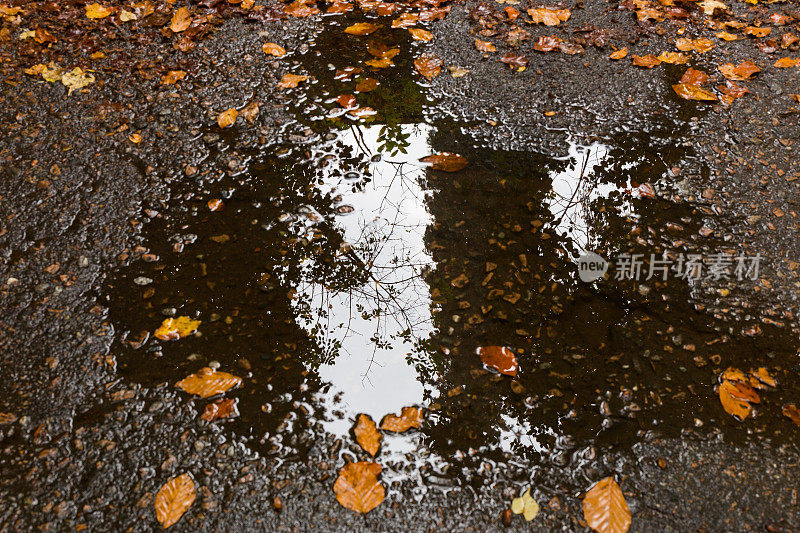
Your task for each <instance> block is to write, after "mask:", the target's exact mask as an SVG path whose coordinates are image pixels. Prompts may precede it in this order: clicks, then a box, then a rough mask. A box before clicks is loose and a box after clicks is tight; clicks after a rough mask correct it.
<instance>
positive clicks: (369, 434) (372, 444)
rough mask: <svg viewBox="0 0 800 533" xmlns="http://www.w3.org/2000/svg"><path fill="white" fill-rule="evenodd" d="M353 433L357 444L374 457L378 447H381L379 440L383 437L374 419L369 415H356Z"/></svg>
mask: <svg viewBox="0 0 800 533" xmlns="http://www.w3.org/2000/svg"><path fill="white" fill-rule="evenodd" d="M353 433H355V435H356V442H358V445H359V446H361V447H362V448H364V451H366V452H367V453H368V454H370V455H371V456H373V457H375V454H376V453H378V448H380V447H381V440H382V439H383V435H381V434H380V432H379V431H378V426H376V425H375V421H374V420H372V418H371V417H370V416H369V415H365V414H360V415H358V421H357V423H356V427H355V428H353Z"/></svg>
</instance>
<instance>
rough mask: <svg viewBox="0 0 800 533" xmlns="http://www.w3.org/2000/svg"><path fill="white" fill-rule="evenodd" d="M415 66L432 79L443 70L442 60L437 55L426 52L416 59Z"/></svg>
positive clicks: (418, 70)
mask: <svg viewBox="0 0 800 533" xmlns="http://www.w3.org/2000/svg"><path fill="white" fill-rule="evenodd" d="M414 68H416V69H417V72H419V73H420V74H422V75H423V76H425V77H426V78H428V79H429V80H432V79H433V78H435V77H436V76H438V75H439V72H440V71H441V70H442V60H441V59H439V58H438V57H436V56H435V55H432V54H426V55H424V56H422V57H418V58H417V59H415V60H414Z"/></svg>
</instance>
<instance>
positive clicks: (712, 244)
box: [106, 19, 798, 466]
mask: <svg viewBox="0 0 800 533" xmlns="http://www.w3.org/2000/svg"><path fill="white" fill-rule="evenodd" d="M343 27H344V23H343V22H342V21H337V20H335V19H330V20H329V27H328V28H326V29H325V30H324V31H323V32H322V33H321V34H320V35H319V37H318V38H317V40H316V42H315V43H313V45H312V46H311V50H310V51H309V52H308V53H306V54H304V55H302V56H300V58H299V60H300V63H301V64H302V66H303V68H304V69H305V70H307V71H308V72H309V73H311V74H312V75H313V76H314V77H315V78H316V81H315V82H314V83H308V84H305V85H302V84H301V87H300V88H298V89H294V90H292V91H291V92H289V93H288V94H289V95H290V96H291V97H292V99H293V101H294V102H295V105H296V111H295V113H296V117H297V123H295V124H291V125H288V126H287V128H288V130H287V131H291V132H293V137H292V138H293V142H292V143H290V144H286V145H280V146H270V147H269V148H266V149H264V150H263V151H259V152H254V151H252V150H244V149H240V148H239V147H238V146H237V144H236V133H235V130H234V131H233V132H230V131H226V132H221V131H219V130H217V129H216V128H214V129H211V130H209V132H207V133H215V134H220V135H221V140H220V141H219V143H218V144H217V146H216V148H215V150H221V151H223V152H228V153H231V154H234V153H235V154H236V156H237V157H238V159H239V161H240V165H239V167H238V169H228V170H227V171H226V172H220V171H219V169H213V168H204V167H203V164H202V163H201V164H200V165H198V168H199V172H198V174H197V175H196V176H193V177H191V178H186V179H185V180H184V181H183V182H181V183H178V184H177V185H175V188H174V191H173V196H172V200H171V202H170V204H169V206H168V209H166V210H163V212H162V213H161V216H158V217H155V218H153V219H152V220H151V221H150V222H148V223H147V224H146V225H145V226H144V230H143V235H142V238H143V241H142V246H143V248H146V249H147V253H149V254H153V255H154V256H155V257H157V260H145V259H152V257H149V258H143V257H142V254H138V255H135V256H134V257H132V258H131V261H130V264H129V265H128V266H127V267H125V268H122V269H121V270H119V271H118V272H117V273H116V276H115V277H114V279H112V280H110V281H109V283H108V285H107V287H106V294H107V299H108V302H109V305H110V307H111V309H112V315H111V316H112V320H113V322H114V324H115V326H116V328H117V331H120V332H122V333H121V334H120V335H119V339H118V342H117V346H116V350H117V353H120V354H122V356H121V357H120V362H121V369H122V370H121V371H122V373H123V375H124V376H125V377H126V378H127V379H129V380H132V381H134V382H139V383H143V384H146V385H153V384H156V383H162V382H165V381H167V382H171V383H174V382H177V381H178V380H180V379H181V378H183V377H185V376H187V375H189V374H191V373H194V372H196V371H197V370H199V369H200V368H202V367H203V366H206V365H208V364H209V363H212V362H216V363H217V364H218V365H219V368H220V369H221V370H225V371H228V372H231V373H234V374H236V375H238V376H241V377H243V378H244V384H243V386H242V387H241V388H239V389H237V390H235V391H231V392H229V393H228V394H227V396H228V397H235V398H238V410H239V413H240V414H239V416H238V417H237V418H234V419H231V420H228V421H218V422H215V423H216V424H223V425H225V426H226V427H228V428H229V429H230V430H231V431H233V432H235V433H237V434H239V435H247V436H249V438H250V443H251V445H252V446H253V448H255V449H257V450H259V451H262V452H265V453H269V452H270V451H273V450H275V449H276V447H277V448H281V447H288V448H291V449H294V450H297V451H299V452H302V448H303V443H302V442H299V441H298V439H297V438H296V435H295V432H294V429H295V428H297V427H298V426H301V425H308V424H312V423H314V424H320V425H321V426H322V427H323V428H324V429H325V430H326V431H328V432H330V433H332V434H334V435H339V436H344V437H345V438H346V439H348V440H351V439H352V437H351V436H350V434H349V431H350V428H351V427H352V425H353V421H354V418H355V416H356V415H357V414H358V413H362V412H365V413H368V414H370V415H371V416H372V417H373V418H374V419H375V420H376V421H377V420H380V418H382V417H383V416H384V415H385V414H387V413H390V412H399V411H400V408H401V407H403V406H407V405H420V406H423V407H425V408H426V409H427V410H428V411H427V414H426V422H425V424H424V426H423V428H422V429H421V430H420V431H419V432H416V433H411V434H407V435H399V436H393V437H390V438H387V441H386V442H385V444H384V447H383V451H382V452H381V453H382V456H383V457H384V458H386V457H389V458H391V459H398V460H399V459H403V460H404V461H406V462H409V463H410V464H412V465H413V463H414V461H415V460H416V459H415V457H420V456H421V455H419V454H423V455H424V456H425V457H427V458H428V459H426V460H431V461H433V460H434V459H432V458H436V459H435V460H436V461H443V462H446V461H450V460H452V459H453V458H459V457H462V456H474V457H476V458H478V459H480V460H483V459H487V460H492V459H502V458H503V457H506V458H507V457H508V454H509V453H510V454H513V456H515V457H517V458H520V459H525V460H530V461H533V462H538V461H547V462H550V463H554V464H556V465H565V466H566V465H570V464H574V463H575V462H580V461H581V460H582V458H584V457H588V455H591V454H592V453H593V452H592V451H591V447H592V446H596V447H601V448H604V447H612V448H613V447H625V446H630V445H631V444H632V443H635V442H637V441H640V440H642V439H645V438H652V437H654V436H658V435H663V436H677V435H680V434H681V433H685V432H697V433H699V434H702V435H705V434H709V433H714V432H721V434H723V435H724V436H725V438H728V439H741V438H743V437H745V436H746V435H747V434H749V433H752V432H766V433H767V434H769V435H774V437H775V438H776V439H778V440H781V439H788V438H789V436H790V435H792V431H793V428H792V427H791V426H790V424H791V423H790V422H789V421H788V420H785V419H784V418H783V417H782V416H781V414H780V407H781V406H782V405H783V403H785V402H790V401H792V398H793V397H794V398H796V397H798V395H797V394H796V393H797V391H796V390H794V389H795V388H796V386H795V385H794V384H793V383H792V382H791V380H790V379H788V376H789V373H790V372H795V371H796V363H795V354H796V350H797V342H796V340H795V339H794V338H793V337H791V336H790V335H789V334H788V332H786V331H785V330H784V329H783V328H778V327H774V326H771V325H768V324H756V322H754V321H752V320H745V319H743V320H742V321H741V322H731V321H722V320H721V319H718V318H715V317H714V316H713V314H712V313H708V312H705V311H703V309H701V308H698V307H700V306H698V304H697V302H698V298H697V296H698V291H701V290H702V289H701V287H700V286H699V285H698V284H696V283H693V282H690V281H687V280H684V279H677V278H675V277H674V276H671V277H670V278H669V279H668V280H667V281H666V282H664V281H656V280H649V281H642V282H641V283H635V282H633V281H631V280H621V281H618V280H615V279H614V272H613V270H612V271H611V272H610V275H609V276H608V278H607V279H604V280H600V281H598V282H595V283H585V282H582V281H581V280H580V279H579V278H578V270H577V265H576V258H577V257H578V256H579V255H580V254H581V252H583V251H587V250H590V251H596V252H598V253H599V254H600V255H602V256H604V257H606V258H611V257H614V256H616V255H618V254H620V253H624V252H628V253H641V254H644V256H645V257H647V258H649V257H650V254H657V255H659V256H660V255H661V253H662V252H663V251H664V250H668V251H669V252H670V253H675V254H677V253H715V252H719V251H723V250H727V247H726V246H725V243H724V242H716V241H715V240H714V239H713V238H711V239H702V241H701V240H699V239H698V238H697V236H698V231H699V229H700V227H701V226H702V219H703V217H708V216H713V214H712V213H710V212H709V210H708V209H707V208H706V207H705V206H703V205H702V204H701V203H695V202H687V201H685V200H682V199H679V196H680V197H685V195H682V192H683V191H682V188H683V187H685V185H683V183H682V182H681V180H682V178H681V176H680V170H679V169H681V168H684V167H689V166H694V167H702V162H699V161H697V160H695V158H694V155H693V153H692V152H691V149H690V147H676V146H675V145H674V143H673V142H672V141H671V139H672V138H673V137H674V135H675V134H676V133H679V132H680V128H681V127H682V126H680V125H675V126H674V129H673V130H669V128H665V129H664V130H663V131H650V132H631V133H629V134H625V135H619V136H617V137H615V138H609V139H597V140H596V141H595V142H591V143H581V142H577V141H576V142H573V143H571V144H570V147H569V150H568V151H567V152H566V153H565V154H563V156H562V157H552V156H545V155H541V154H537V153H534V152H511V151H502V150H491V149H488V148H484V147H481V145H480V143H478V142H476V140H475V139H474V138H473V137H472V136H471V135H470V129H471V126H472V125H471V124H466V123H458V122H453V121H442V120H427V119H426V115H427V113H426V111H427V110H428V109H430V108H431V107H433V106H435V105H436V103H435V102H433V101H429V100H428V97H427V96H426V88H425V84H424V83H421V82H420V77H419V76H418V75H417V74H416V73H414V72H413V66H412V63H411V61H412V57H413V55H414V54H415V53H417V52H416V51H415V49H416V45H415V44H413V43H410V42H409V41H408V39H407V32H405V31H400V30H394V31H393V30H391V29H389V28H388V27H384V28H382V29H380V30H379V31H378V32H376V33H375V34H373V35H372V36H370V37H355V36H350V35H346V34H344V33H343V32H342V29H343ZM371 39H372V40H375V41H381V42H383V43H385V44H387V45H388V46H389V47H390V48H391V47H394V46H397V47H399V48H400V53H399V54H398V55H397V56H396V57H395V59H394V62H395V66H394V67H392V68H388V69H383V70H379V71H372V69H369V68H365V69H364V72H363V73H362V74H361V75H360V76H359V75H356V76H354V77H353V79H352V81H342V80H337V79H336V70H337V69H343V68H344V67H347V66H359V65H362V62H363V61H364V60H365V59H369V58H370V56H369V54H368V52H367V50H366V43H367V42H368V41H370V40H371ZM333 51H335V53H333ZM366 75H368V76H369V77H373V78H376V79H378V80H379V81H380V82H381V85H380V86H379V87H378V89H376V90H374V91H372V92H369V93H366V94H357V101H358V103H359V104H360V105H361V106H369V107H371V108H372V109H374V110H375V111H376V112H377V114H376V115H375V116H374V117H372V118H370V119H367V120H359V119H355V118H352V117H350V116H348V115H347V114H346V112H345V110H344V109H342V108H341V106H339V105H338V104H337V103H336V102H335V101H333V100H334V99H335V98H336V97H337V96H339V95H340V94H354V93H353V87H354V85H355V83H356V82H357V81H358V80H359V78H363V77H365V76H366ZM441 75H443V76H445V75H449V73H448V71H447V69H446V68H445V69H443V72H442V74H441ZM568 133H569V132H568ZM445 151H447V152H456V153H459V154H461V155H463V156H465V157H466V158H467V159H468V160H469V162H470V164H469V165H468V166H467V168H466V169H464V170H463V171H460V172H457V173H444V172H439V171H433V170H430V169H428V168H426V167H425V166H424V165H423V164H421V163H420V162H419V158H421V157H424V156H426V155H429V154H431V153H437V152H445ZM705 170H706V171H707V170H708V169H705ZM651 190H652V191H655V192H656V194H655V195H652V194H650V191H651ZM212 199H222V200H223V203H224V208H223V209H222V210H220V211H210V210H209V208H208V207H207V203H208V201H209V200H212ZM701 242H702V245H701V244H700V243H701ZM462 275H463V276H466V279H467V280H468V283H466V284H462V283H460V282H458V281H456V283H455V284H454V283H453V280H457V279H458V278H459V277H460V276H462ZM139 277H146V278H150V279H152V280H153V281H152V283H150V284H148V285H144V286H141V285H137V284H136V283H135V282H134V280H135V279H136V278H139ZM461 279H462V280H463V278H461ZM720 298H723V296H721V295H720ZM171 313H174V314H176V315H184V316H190V317H195V318H198V319H200V320H202V325H201V326H200V328H199V332H200V334H199V335H196V336H192V337H188V338H184V339H181V340H179V341H175V342H162V341H159V340H157V339H155V338H154V337H153V336H152V332H153V331H154V330H155V329H156V328H157V327H158V325H159V324H160V323H161V321H162V320H163V319H164V318H165V317H166V316H168V315H169V314H171ZM756 325H758V326H759V327H760V328H761V331H762V333H761V334H759V335H751V334H749V333H748V330H750V329H751V328H753V327H754V326H756ZM144 332H149V334H150V335H149V337H147V340H146V342H144V343H143V344H142V345H141V346H139V347H136V349H134V347H135V346H136V345H137V344H138V342H134V343H133V344H132V343H131V342H130V341H131V340H134V341H139V340H141V339H142V338H145V336H143V333H144ZM480 346H507V347H509V348H511V349H513V350H514V351H515V352H516V354H517V358H518V361H519V365H520V373H519V375H518V377H517V379H515V380H514V379H511V378H510V377H508V376H502V375H499V374H496V373H494V372H491V371H489V370H488V369H486V368H484V367H483V366H482V365H481V363H480V361H479V359H478V357H477V356H476V354H475V350H476V348H478V347H480ZM729 366H734V367H737V368H741V369H743V370H748V369H750V368H755V367H760V366H764V367H767V368H768V369H769V370H770V372H771V373H772V374H773V375H774V376H775V377H776V378H777V379H778V381H779V387H778V388H777V389H775V390H771V391H765V392H763V393H762V404H761V405H759V406H758V410H759V413H758V416H757V418H755V419H751V420H748V421H747V422H746V423H742V422H740V421H737V420H736V419H734V418H733V417H732V416H730V415H728V414H726V413H725V412H724V411H723V409H722V407H721V405H720V401H719V399H718V397H717V395H716V393H715V389H714V387H715V385H716V384H717V382H718V378H719V374H720V372H721V371H722V370H724V369H725V368H727V367H729ZM187 401H188V395H187ZM206 403H207V401H206V400H198V401H197V405H198V407H199V408H200V409H202V408H203V407H204V405H205V404H206ZM420 450H424V452H420ZM411 452H414V453H411Z"/></svg>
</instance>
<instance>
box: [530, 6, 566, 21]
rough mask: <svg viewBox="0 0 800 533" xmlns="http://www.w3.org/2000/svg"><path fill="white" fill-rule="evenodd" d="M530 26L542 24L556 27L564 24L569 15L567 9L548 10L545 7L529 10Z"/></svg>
mask: <svg viewBox="0 0 800 533" xmlns="http://www.w3.org/2000/svg"><path fill="white" fill-rule="evenodd" d="M528 15H530V16H531V24H544V25H545V26H558V25H559V24H561V23H562V22H566V21H567V20H568V19H569V17H570V15H571V13H570V11H569V9H548V8H546V7H540V8H531V9H529V10H528Z"/></svg>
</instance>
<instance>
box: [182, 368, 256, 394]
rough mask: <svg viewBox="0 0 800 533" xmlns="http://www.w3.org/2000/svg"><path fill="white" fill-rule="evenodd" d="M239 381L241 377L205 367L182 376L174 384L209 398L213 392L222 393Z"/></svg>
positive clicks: (240, 381) (186, 390) (238, 383)
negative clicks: (184, 376) (194, 372)
mask: <svg viewBox="0 0 800 533" xmlns="http://www.w3.org/2000/svg"><path fill="white" fill-rule="evenodd" d="M241 383H242V378H240V377H236V376H234V375H233V374H228V373H227V372H218V371H216V370H213V369H211V368H208V367H205V368H201V369H200V371H199V372H197V373H196V374H192V375H191V376H189V377H186V378H183V379H182V380H180V381H179V382H177V383H176V384H175V386H176V387H178V388H179V389H181V390H183V391H184V392H188V393H189V394H196V395H197V396H200V397H201V398H209V397H211V396H214V395H215V394H223V393H225V392H227V391H228V390H229V389H232V388H233V387H236V386H238V385H240V384H241Z"/></svg>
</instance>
